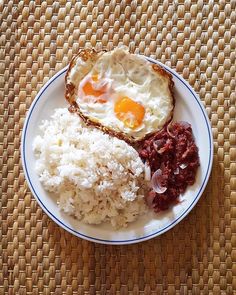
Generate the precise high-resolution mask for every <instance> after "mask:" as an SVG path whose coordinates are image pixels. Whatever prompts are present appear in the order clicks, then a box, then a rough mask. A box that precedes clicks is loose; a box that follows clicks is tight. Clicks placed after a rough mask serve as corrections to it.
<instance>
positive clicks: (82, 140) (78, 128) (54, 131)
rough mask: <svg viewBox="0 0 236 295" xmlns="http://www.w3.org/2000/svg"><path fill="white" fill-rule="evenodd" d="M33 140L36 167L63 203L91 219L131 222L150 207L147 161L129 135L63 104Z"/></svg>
mask: <svg viewBox="0 0 236 295" xmlns="http://www.w3.org/2000/svg"><path fill="white" fill-rule="evenodd" d="M40 129H41V131H42V135H38V136H37V137H36V138H35V140H34V142H33V149H34V152H35V155H36V159H37V160H36V171H37V173H38V174H39V177H40V181H41V183H42V185H43V187H44V188H45V189H46V190H47V191H49V192H54V193H55V194H56V195H57V197H58V204H59V207H60V208H61V209H62V210H64V211H65V212H66V213H68V214H70V215H73V216H74V217H76V218H78V219H79V220H82V221H83V222H85V223H89V224H99V223H101V222H110V223H111V224H112V225H113V226H114V227H116V228H118V227H123V226H127V223H129V222H132V221H134V220H135V219H136V218H137V217H138V216H139V215H141V214H143V213H144V212H146V205H145V201H144V189H143V188H142V186H143V184H144V165H143V163H142V161H141V159H140V158H139V155H138V153H137V151H136V150H135V149H134V148H132V147H131V146H130V145H128V144H127V143H126V142H124V141H123V140H119V139H117V138H115V137H111V136H109V135H107V134H104V133H103V132H102V131H100V130H97V129H95V128H92V127H86V126H85V125H84V123H83V122H82V120H81V119H80V118H79V116H78V115H76V114H71V113H70V112H69V111H68V110H67V109H57V110H56V111H55V113H54V114H53V115H52V117H51V120H49V121H48V120H46V121H43V122H42V125H41V126H40Z"/></svg>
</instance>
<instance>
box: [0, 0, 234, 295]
mask: <svg viewBox="0 0 236 295" xmlns="http://www.w3.org/2000/svg"><path fill="white" fill-rule="evenodd" d="M235 4H236V1H235V0H232V1H222V0H220V1H202V0H199V1H190V0H186V1H155V0H154V1H147V0H144V1H128V0H127V1H124V0H122V1H113V0H112V1H109V0H101V1H75V0H73V1H70V2H67V1H65V0H64V1H63V0H61V1H52V0H48V1H27V0H26V1H0V25H1V33H0V41H1V42H0V44H1V52H0V60H1V65H0V95H1V106H0V116H1V117H0V141H1V146H0V156H1V160H0V161H1V162H0V166H1V167H2V176H1V177H2V185H1V190H2V194H1V195H2V198H1V206H2V208H1V238H0V240H1V248H0V251H1V253H0V270H1V272H0V294H233V293H234V292H236V264H235V263H236V207H235V205H236V134H235V131H236V120H235V117H236V108H235V104H236V101H235V100H236V98H235V44H236V40H235V35H236V26H235V23H236V7H235ZM118 44H125V45H128V46H129V48H130V50H131V51H132V52H137V53H142V54H145V55H148V56H151V57H154V58H156V59H158V60H160V61H161V62H163V63H165V64H166V65H168V66H170V67H171V68H172V69H175V70H176V71H177V72H178V73H180V75H182V76H183V77H184V78H185V79H186V80H187V81H189V83H190V84H191V85H192V87H193V88H194V89H195V90H196V92H197V93H198V94H199V96H200V98H201V100H202V101H203V103H204V104H205V106H206V109H207V112H208V114H209V118H210V120H211V124H212V128H213V135H214V165H213V172H212V176H211V179H210V181H209V184H208V186H207V188H206V190H205V193H204V194H203V196H202V198H201V200H200V201H199V202H198V204H197V205H196V207H195V208H194V209H193V210H192V212H191V213H190V214H189V215H188V216H187V217H186V218H185V219H184V220H183V221H182V222H181V223H180V224H178V225H177V226H176V227H175V228H173V229H172V230H170V231H169V232H167V233H165V234H164V235H162V236H160V237H158V238H155V239H153V240H150V241H147V242H144V243H141V244H136V245H130V246H105V245H99V244H94V243H91V242H88V241H84V240H81V239H79V238H76V237H74V236H73V235H71V234H69V233H67V232H66V231H64V230H63V229H61V228H59V226H57V225H56V224H55V223H54V222H53V221H52V220H50V219H49V218H48V217H47V216H46V215H45V214H44V213H43V212H42V210H41V209H40V207H39V206H38V204H37V203H36V201H35V199H34V198H33V197H32V195H31V193H30V191H29V189H28V187H27V185H26V182H25V178H24V175H23V171H22V166H21V159H20V152H19V148H20V138H21V130H22V126H23V123H24V119H25V114H26V111H27V109H28V108H29V106H30V104H31V102H32V101H33V100H34V98H35V95H36V93H37V92H38V91H39V89H40V88H41V87H42V85H43V84H44V83H45V82H46V81H47V80H48V79H49V78H50V77H52V76H53V75H54V74H55V73H56V72H57V71H58V70H60V69H61V68H62V67H64V66H65V65H67V64H68V62H69V61H70V60H71V58H72V56H73V55H74V54H75V53H76V52H77V51H78V49H79V48H82V47H84V46H87V45H90V46H91V45H92V46H94V47H96V48H98V49H99V48H106V49H112V48H114V47H116V46H117V45H118ZM234 294H235V293H234Z"/></svg>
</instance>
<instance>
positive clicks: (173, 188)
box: [139, 122, 199, 212]
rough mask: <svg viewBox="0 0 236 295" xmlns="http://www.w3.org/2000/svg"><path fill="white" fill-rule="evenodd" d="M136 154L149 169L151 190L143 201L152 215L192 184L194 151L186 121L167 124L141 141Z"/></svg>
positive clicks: (194, 168) (196, 160)
mask: <svg viewBox="0 0 236 295" xmlns="http://www.w3.org/2000/svg"><path fill="white" fill-rule="evenodd" d="M139 155H140V157H141V158H142V160H143V161H144V162H145V163H146V165H149V166H150V169H151V177H152V179H151V183H152V190H151V191H150V192H149V194H148V195H147V198H146V200H147V204H148V205H149V206H150V207H152V208H153V209H154V211H156V212H159V211H162V210H166V209H168V208H169V206H170V205H172V204H174V203H177V202H178V197H179V195H180V194H182V193H184V192H185V190H186V188H187V186H188V185H192V184H193V183H194V181H195V176H196V172H197V168H198V166H199V156H198V148H197V146H196V144H195V142H194V138H193V133H192V128H191V125H190V124H188V123H186V122H178V123H173V124H169V125H168V126H165V127H164V128H163V129H162V130H161V131H159V132H157V133H155V134H154V135H152V136H151V137H150V138H148V139H147V140H145V141H144V142H143V144H142V147H141V149H140V150H139Z"/></svg>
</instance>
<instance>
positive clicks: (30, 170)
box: [21, 58, 213, 244]
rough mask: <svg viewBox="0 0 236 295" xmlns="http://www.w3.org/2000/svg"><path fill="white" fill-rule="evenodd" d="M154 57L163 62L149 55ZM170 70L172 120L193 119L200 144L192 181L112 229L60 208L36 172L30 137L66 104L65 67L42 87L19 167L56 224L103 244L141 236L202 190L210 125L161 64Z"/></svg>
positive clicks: (176, 217)
mask: <svg viewBox="0 0 236 295" xmlns="http://www.w3.org/2000/svg"><path fill="white" fill-rule="evenodd" d="M148 60H150V61H151V62H153V63H158V64H161V63H159V62H157V61H155V60H153V59H150V58H148ZM161 66H163V67H164V68H165V69H166V70H167V71H168V72H170V73H171V74H172V75H173V80H174V83H175V97H176V106H175V111H174V120H185V121H188V122H189V123H191V125H192V128H193V133H194V136H195V139H196V144H197V146H198V148H199V156H200V168H199V169H198V173H197V178H196V182H195V184H194V185H193V186H190V187H188V189H187V191H186V193H185V194H184V195H183V196H181V200H183V202H181V203H179V204H178V205H176V206H174V207H173V208H172V209H170V210H168V211H166V212H162V213H160V214H154V213H150V214H147V215H145V216H143V217H141V218H139V219H138V220H137V221H136V222H133V223H131V224H130V225H129V226H128V227H127V228H125V229H121V230H118V231H115V230H114V229H113V228H112V227H111V226H109V225H108V224H102V225H86V224H83V223H82V222H80V221H77V220H75V219H73V218H72V217H69V216H67V215H66V214H64V213H63V212H61V211H60V210H59V209H58V207H57V204H56V201H55V197H53V196H52V195H50V194H49V193H47V192H46V191H45V190H44V189H43V187H42V185H41V184H40V182H39V177H38V175H37V174H36V173H35V157H34V153H33V150H32V142H33V139H34V137H35V135H36V134H39V128H38V126H39V125H40V123H41V121H42V120H43V119H46V118H49V117H50V115H51V114H52V113H53V112H54V110H55V109H56V108H59V107H66V106H67V103H66V101H65V98H64V87H65V84H64V83H65V82H64V81H65V74H66V70H67V67H66V68H64V69H62V70H61V71H60V72H58V73H57V74H56V75H55V76H54V77H52V78H51V79H50V80H49V81H48V82H47V83H46V84H45V85H44V86H43V88H42V89H41V91H40V92H39V93H38V95H37V96H36V98H35V100H34V102H33V103H32V105H31V107H30V109H29V112H28V114H27V118H26V120H25V124H24V128H23V136H22V144H21V155H22V160H23V161H22V162H23V169H24V172H25V176H26V179H27V182H28V185H29V187H30V189H31V191H32V193H33V195H34V197H35V198H36V200H37V201H38V203H39V205H40V206H41V207H42V209H43V210H44V211H45V212H46V213H47V214H48V216H50V217H51V218H52V219H53V220H54V221H55V222H56V223H57V224H58V225H60V226H61V227H63V228H64V229H65V230H67V231H69V232H71V233H72V234H74V235H76V236H78V237H80V238H84V239H87V240H90V241H94V242H98V243H103V244H132V243H137V242H142V241H145V240H148V239H151V238H153V237H156V236H158V235H160V234H163V233H164V232H166V231H167V230H169V229H171V228H172V227H173V226H175V225H176V224H177V223H179V222H180V221H181V220H182V219H183V218H184V217H185V216H186V215H187V214H188V213H189V212H190V211H191V210H192V208H193V207H194V205H195V204H196V203H197V201H198V199H199V198H200V196H201V195H202V192H203V190H204V189H205V186H206V184H207V181H208V178H209V176H210V172H211V167H212V159H213V140H212V132H211V126H210V123H209V120H208V117H207V114H206V111H205V109H204V107H203V105H202V103H201V101H200V99H199V98H198V96H197V94H196V93H195V92H194V91H193V90H192V88H191V87H190V86H189V84H188V83H187V82H186V81H185V80H184V79H183V78H182V77H181V76H179V75H178V74H177V73H176V72H174V71H173V70H171V69H170V68H168V67H167V66H165V65H163V64H161Z"/></svg>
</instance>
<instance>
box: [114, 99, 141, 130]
mask: <svg viewBox="0 0 236 295" xmlns="http://www.w3.org/2000/svg"><path fill="white" fill-rule="evenodd" d="M114 111H115V114H116V117H117V118H118V119H119V120H120V121H122V122H123V123H124V125H125V126H126V127H128V128H131V129H135V128H137V127H138V126H140V125H141V124H142V122H143V118H144V115H145V109H144V107H143V106H142V105H141V104H140V103H137V102H135V101H133V100H132V99H130V98H129V97H127V96H125V97H122V98H121V99H120V100H118V101H117V102H116V104H115V107H114Z"/></svg>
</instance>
